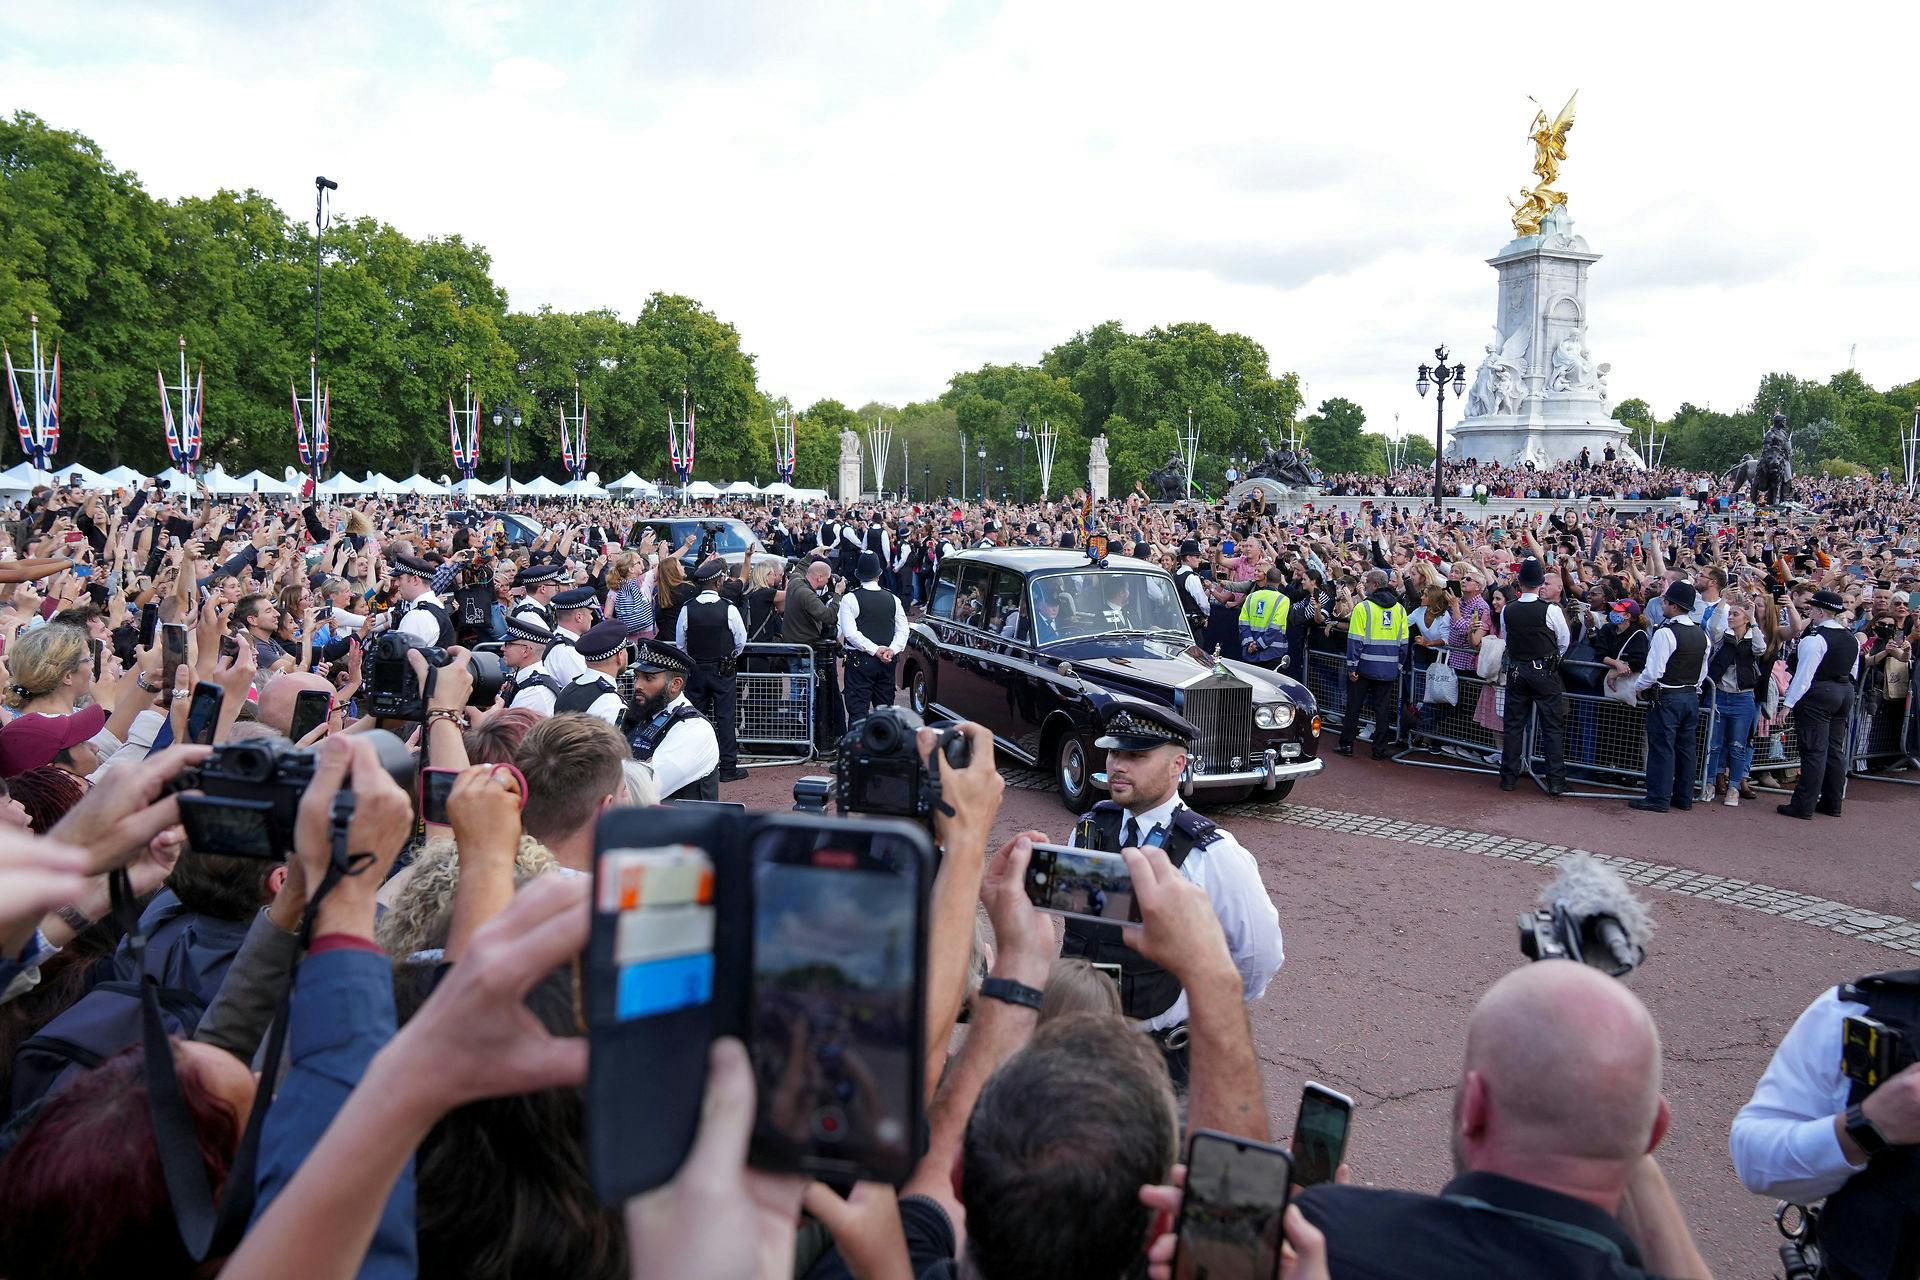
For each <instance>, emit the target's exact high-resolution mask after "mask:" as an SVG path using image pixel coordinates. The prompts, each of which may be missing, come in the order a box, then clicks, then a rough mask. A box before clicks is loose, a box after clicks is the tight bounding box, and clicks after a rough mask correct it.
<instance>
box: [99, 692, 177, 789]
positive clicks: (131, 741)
mask: <svg viewBox="0 0 1920 1280" xmlns="http://www.w3.org/2000/svg"><path fill="white" fill-rule="evenodd" d="M166 722H167V717H166V714H165V713H164V712H162V711H160V710H159V709H158V708H155V707H148V708H147V709H146V710H144V711H142V712H141V713H140V714H139V715H136V716H135V717H134V718H133V723H132V724H130V725H128V726H127V740H126V741H125V742H120V741H118V740H117V739H115V740H114V745H113V749H112V750H111V751H109V752H106V753H104V754H102V755H101V757H100V767H99V768H98V769H95V770H94V771H93V772H92V773H91V774H89V775H88V776H87V781H88V782H91V783H93V784H94V785H96V786H98V785H99V784H100V783H101V782H103V781H105V779H106V776H107V775H108V774H109V773H112V772H113V771H114V770H115V769H118V768H119V767H120V766H121V765H123V764H138V763H139V762H140V761H142V760H144V759H146V758H147V753H148V752H149V751H151V750H153V740H154V739H155V738H156V737H158V736H159V734H160V726H161V725H163V724H165V723H166ZM101 734H106V736H107V737H108V738H110V739H111V738H112V737H113V735H112V734H108V733H107V731H106V730H105V729H102V730H101V731H100V733H99V734H95V735H94V741H95V742H98V741H99V739H100V735H101Z"/></svg>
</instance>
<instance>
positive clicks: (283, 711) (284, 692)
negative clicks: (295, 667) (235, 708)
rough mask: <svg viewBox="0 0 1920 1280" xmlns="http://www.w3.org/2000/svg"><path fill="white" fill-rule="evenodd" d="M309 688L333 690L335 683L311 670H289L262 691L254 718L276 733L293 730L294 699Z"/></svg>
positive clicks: (268, 683) (275, 678)
mask: <svg viewBox="0 0 1920 1280" xmlns="http://www.w3.org/2000/svg"><path fill="white" fill-rule="evenodd" d="M309 689H325V690H327V691H328V692H332V690H333V685H331V684H330V683H328V681H327V678H326V677H325V676H316V675H314V674H313V673H312V672H310V671H289V672H287V673H286V674H285V675H279V676H275V677H274V678H273V679H271V680H269V681H267V687H266V688H264V689H262V690H261V691H260V702H259V705H258V706H256V707H255V708H254V711H253V715H254V718H255V719H256V720H258V721H259V722H260V723H261V724H264V725H266V726H267V727H268V728H270V729H272V730H273V731H274V732H275V733H282V734H284V733H287V732H289V731H291V730H292V728H293V700H294V699H295V698H297V697H299V696H300V695H301V694H302V693H305V692H306V691H307V690H309Z"/></svg>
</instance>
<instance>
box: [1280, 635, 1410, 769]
mask: <svg viewBox="0 0 1920 1280" xmlns="http://www.w3.org/2000/svg"><path fill="white" fill-rule="evenodd" d="M1301 683H1303V684H1305V685H1306V686H1307V691H1308V692H1309V693H1311V694H1312V695H1313V700H1314V701H1315V702H1316V703H1318V704H1319V707H1320V723H1321V725H1322V727H1323V728H1331V729H1338V728H1341V727H1342V726H1344V725H1345V724H1346V714H1347V700H1348V697H1349V696H1350V695H1351V694H1352V692H1353V689H1354V686H1353V684H1352V683H1351V682H1349V681H1348V680H1347V656H1346V654H1345V653H1326V652H1322V651H1321V650H1317V649H1309V650H1307V653H1306V663H1305V666H1304V668H1303V679H1302V681H1301ZM1405 692H1406V682H1405V680H1404V679H1403V680H1402V681H1401V682H1400V688H1399V689H1397V690H1395V692H1394V697H1393V722H1392V723H1391V724H1390V725H1388V726H1387V727H1388V730H1389V732H1388V735H1387V739H1386V740H1387V743H1388V744H1389V745H1392V744H1396V743H1398V742H1399V740H1400V734H1401V727H1402V721H1403V719H1404V706H1403V704H1404V703H1405V702H1406V698H1405V696H1404V695H1405ZM1361 714H1362V716H1363V717H1364V719H1362V720H1361V722H1360V738H1361V740H1362V741H1365V742H1373V741H1375V740H1376V739H1375V734H1376V733H1377V732H1378V730H1377V729H1376V727H1375V725H1374V723H1373V710H1372V708H1364V707H1363V708H1362V710H1361Z"/></svg>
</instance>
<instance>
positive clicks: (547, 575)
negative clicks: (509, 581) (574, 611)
mask: <svg viewBox="0 0 1920 1280" xmlns="http://www.w3.org/2000/svg"><path fill="white" fill-rule="evenodd" d="M559 577H560V567H559V566H558V565H551V564H536V565H529V566H527V567H526V568H525V569H522V570H521V571H520V572H519V573H516V574H515V575H514V576H513V585H514V586H516V587H519V588H521V589H523V590H527V591H532V590H536V589H537V588H538V587H539V586H540V585H541V584H542V583H546V582H554V581H557V580H558V579H559ZM507 616H508V617H510V618H525V619H527V620H528V621H529V622H537V623H539V624H540V625H541V626H542V627H544V628H546V630H548V631H549V632H551V631H552V630H553V610H552V609H550V608H548V607H547V606H546V605H544V604H541V603H540V602H539V601H538V600H536V599H534V598H533V597H532V596H530V595H529V596H522V597H520V599H518V600H516V601H515V602H514V605H513V608H512V609H510V610H508V611H507Z"/></svg>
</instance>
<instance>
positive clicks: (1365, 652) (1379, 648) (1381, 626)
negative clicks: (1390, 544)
mask: <svg viewBox="0 0 1920 1280" xmlns="http://www.w3.org/2000/svg"><path fill="white" fill-rule="evenodd" d="M1360 584H1361V585H1362V586H1364V587H1365V588H1366V589H1367V598H1366V599H1364V600H1362V601H1361V602H1360V603H1359V604H1357V605H1355V606H1354V608H1353V614H1352V616H1351V617H1350V618H1348V620H1347V626H1348V631H1347V709H1346V714H1345V715H1343V716H1342V717H1341V718H1340V745H1339V746H1337V747H1335V748H1334V750H1335V751H1337V752H1339V753H1340V754H1341V755H1343V756H1350V755H1352V754H1353V742H1354V738H1355V736H1356V735H1358V734H1359V732H1360V708H1361V706H1362V705H1366V706H1370V707H1372V708H1373V758H1374V759H1375V760H1385V759H1386V758H1387V757H1388V756H1389V755H1391V754H1392V752H1393V704H1394V702H1395V701H1396V697H1395V695H1396V694H1397V693H1398V692H1399V689H1400V664H1401V660H1402V658H1403V657H1404V656H1405V654H1406V651H1407V637H1408V636H1409V635H1411V634H1412V628H1411V627H1410V626H1409V625H1408V623H1407V611H1406V609H1405V608H1403V607H1402V606H1401V604H1400V597H1399V596H1397V595H1395V594H1394V593H1393V591H1392V590H1391V589H1389V588H1388V586H1387V575H1386V573H1385V572H1384V571H1383V570H1380V569H1369V570H1367V573H1366V576H1365V577H1364V578H1362V579H1361V580H1360Z"/></svg>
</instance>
